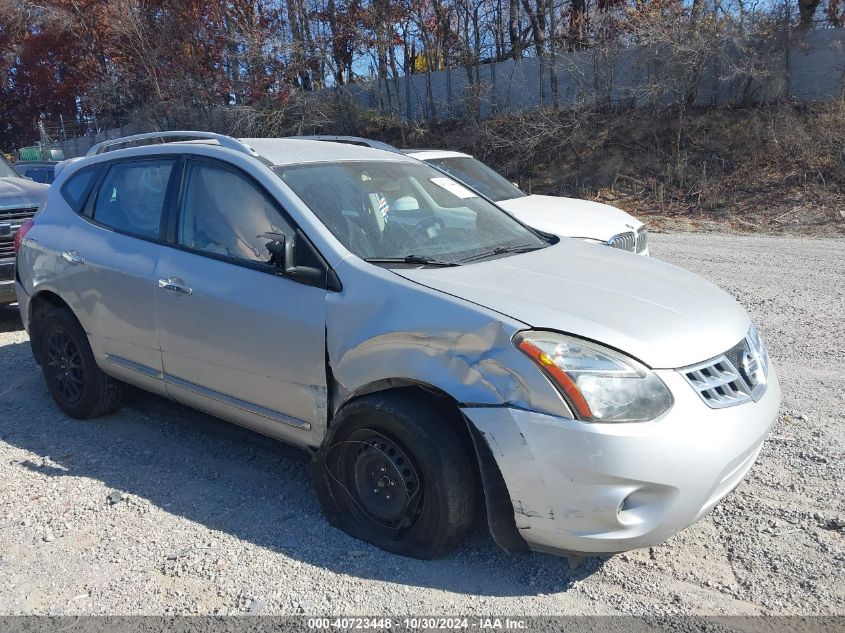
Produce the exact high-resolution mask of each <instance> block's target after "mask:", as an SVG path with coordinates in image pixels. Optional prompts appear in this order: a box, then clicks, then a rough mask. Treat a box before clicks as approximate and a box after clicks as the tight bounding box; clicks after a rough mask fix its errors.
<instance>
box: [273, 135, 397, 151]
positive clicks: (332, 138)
mask: <svg viewBox="0 0 845 633" xmlns="http://www.w3.org/2000/svg"><path fill="white" fill-rule="evenodd" d="M285 138H291V139H298V140H302V141H328V142H330V143H345V144H346V145H360V146H362V147H371V148H373V149H383V150H385V151H387V152H394V153H395V154H401V153H402V150H401V149H399V148H398V147H395V146H393V145H391V144H390V143H383V142H381V141H376V140H375V139H371V138H364V137H363V136H336V135H333V134H313V135H310V136H286V137H285Z"/></svg>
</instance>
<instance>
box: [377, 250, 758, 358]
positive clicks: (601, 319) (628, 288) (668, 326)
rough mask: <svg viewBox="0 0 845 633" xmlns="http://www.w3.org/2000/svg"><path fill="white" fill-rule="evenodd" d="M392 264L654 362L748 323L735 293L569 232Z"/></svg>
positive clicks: (721, 339)
mask: <svg viewBox="0 0 845 633" xmlns="http://www.w3.org/2000/svg"><path fill="white" fill-rule="evenodd" d="M394 272H396V274H398V275H401V276H403V277H405V278H406V279H409V280H411V281H414V282H417V283H419V284H422V285H425V286H428V287H430V288H433V289H436V290H440V291H442V292H446V293H449V294H451V295H455V296H457V297H461V298H463V299H466V300H468V301H471V302H473V303H476V304H479V305H481V306H484V307H487V308H489V309H491V310H495V311H497V312H499V313H501V314H505V315H507V316H509V317H511V318H514V319H517V320H518V321H521V322H523V323H525V324H526V325H528V326H530V327H532V328H536V329H551V330H557V331H560V332H566V333H569V334H573V335H576V336H580V337H583V338H588V339H592V340H594V341H598V342H600V343H603V344H605V345H608V346H610V347H614V348H616V349H619V350H621V351H623V352H626V353H628V354H630V355H631V356H633V357H635V358H637V359H639V360H640V361H642V362H643V363H645V364H646V365H649V366H650V367H652V368H660V369H668V368H678V367H684V366H686V365H691V364H693V363H697V362H700V361H703V360H706V359H709V358H712V357H713V356H716V355H718V354H721V353H722V352H724V351H725V350H727V349H730V348H731V347H732V346H733V345H735V344H736V343H737V342H738V341H740V340H741V339H742V338H743V337H744V336H745V334H746V332H747V331H748V328H749V327H750V325H751V323H750V320H749V318H748V315H747V314H746V313H745V310H743V309H742V307H740V305H739V304H738V303H737V302H736V301H734V299H733V298H731V297H730V296H729V295H728V294H727V293H725V292H724V291H722V290H721V289H719V288H718V287H716V286H715V285H713V284H711V283H710V282H708V281H706V280H704V279H703V278H701V277H699V276H698V275H694V274H693V273H690V272H688V271H685V270H683V269H681V268H677V267H675V266H672V265H670V264H667V263H665V262H661V261H658V260H655V259H652V258H648V257H639V256H637V255H634V254H632V253H626V252H622V251H619V250H615V249H610V248H596V247H595V246H591V245H589V244H585V243H581V242H575V241H569V240H564V241H563V242H560V243H559V244H557V245H555V246H551V247H549V248H544V249H542V250H539V251H534V252H531V253H524V254H520V255H511V256H506V257H502V258H499V259H493V260H487V261H482V262H476V263H472V264H467V265H465V266H461V267H454V268H431V267H429V268H409V269H394Z"/></svg>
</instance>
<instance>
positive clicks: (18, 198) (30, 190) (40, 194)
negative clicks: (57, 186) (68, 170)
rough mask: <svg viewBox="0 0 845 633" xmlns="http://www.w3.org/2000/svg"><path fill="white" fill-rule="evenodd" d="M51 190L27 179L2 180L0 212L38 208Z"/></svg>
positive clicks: (0, 179) (0, 181) (0, 186)
mask: <svg viewBox="0 0 845 633" xmlns="http://www.w3.org/2000/svg"><path fill="white" fill-rule="evenodd" d="M49 189H50V186H49V185H43V184H41V183H38V182H32V181H31V180H27V179H26V178H0V211H2V210H3V209H21V208H30V207H37V206H39V205H40V204H41V203H42V202H43V201H44V198H45V196H46V195H47V191H48V190H49Z"/></svg>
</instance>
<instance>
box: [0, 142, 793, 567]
mask: <svg viewBox="0 0 845 633" xmlns="http://www.w3.org/2000/svg"><path fill="white" fill-rule="evenodd" d="M153 137H154V139H155V140H156V141H161V142H157V143H156V144H148V145H145V146H141V147H138V146H135V147H132V146H131V145H132V143H133V142H148V141H149V142H151V141H152V140H153ZM168 140H169V141H172V142H164V141H168ZM118 145H130V147H125V148H123V149H117V147H118ZM89 154H90V155H89V156H88V157H87V158H85V159H83V160H79V161H76V162H73V163H69V164H67V165H66V166H65V167H64V168H63V169H62V170H61V171H60V173H59V174H58V176H57V178H56V181H55V183H54V185H53V187H52V188H51V190H50V194H49V198H48V200H47V203H46V205H45V207H44V208H43V209H42V210H41V211H40V212H39V213H38V215H37V216H36V218H35V222H34V225H32V226H30V227H28V231H27V233H26V235H25V236H24V238H23V240H22V242H21V248H20V252H19V254H18V266H19V281H18V283H17V286H16V289H17V296H18V299H19V302H20V310H21V316H22V318H23V320H24V323H25V325H26V327H27V329H28V331H29V334H30V338H31V341H32V350H33V353H34V355H35V358H36V360H37V362H38V363H39V364H40V365H41V368H42V370H43V373H44V378H45V380H46V382H47V385H48V388H49V390H50V393H51V394H52V396H53V398H54V400H55V401H56V403H57V405H58V406H59V407H60V408H61V409H62V411H64V412H65V413H67V414H68V415H70V416H73V417H77V418H89V417H92V416H96V415H103V414H106V413H108V412H110V411H112V410H113V409H114V408H115V407H117V406H118V403H119V401H120V396H121V393H122V391H123V386H124V384H125V383H129V384H132V385H136V386H138V387H141V388H143V389H146V390H148V391H151V392H153V393H157V394H160V395H162V396H166V397H169V398H172V399H174V400H178V401H179V402H182V403H186V404H188V405H190V406H193V407H196V408H197V409H201V410H203V411H206V412H208V413H211V414H213V415H216V416H219V417H221V418H224V419H226V420H230V421H232V422H235V423H238V424H242V425H244V426H247V427H249V428H252V429H255V430H256V431H259V432H261V433H265V434H267V435H270V436H272V437H274V438H278V439H280V440H284V441H286V442H290V443H292V444H295V445H297V446H300V447H302V448H304V449H306V450H308V451H310V452H311V454H312V456H313V460H312V474H313V478H314V481H315V487H316V490H317V494H318V496H319V499H320V502H321V504H322V507H323V509H324V511H325V514H326V516H327V517H328V520H329V521H330V522H331V523H332V524H333V525H335V526H337V527H340V528H341V529H343V530H345V531H347V532H348V533H350V534H352V535H353V536H355V537H358V538H360V539H363V540H366V541H369V542H371V543H375V544H376V545H378V546H380V547H382V548H384V549H387V550H389V551H392V552H397V553H401V554H405V555H410V556H416V557H424V558H430V557H435V556H440V555H443V554H445V553H446V552H448V551H449V550H450V548H452V547H453V546H454V545H455V544H457V543H458V542H459V541H460V540H461V539H462V537H463V536H464V535H465V534H466V531H467V530H468V528H469V527H470V525H471V523H472V521H473V519H474V517H476V516H480V515H482V514H484V515H486V519H487V521H488V524H489V527H490V531H491V533H492V535H493V537H494V539H495V540H496V542H497V543H498V544H499V545H501V546H502V547H503V548H505V549H507V550H511V551H513V550H521V549H526V548H531V549H534V550H542V551H550V552H558V553H560V552H582V553H612V552H618V551H621V550H626V549H631V548H637V547H643V546H649V545H654V544H656V543H659V542H661V541H663V540H664V539H666V538H667V537H668V536H670V535H671V534H673V533H674V532H676V531H677V530H680V529H682V528H684V527H685V526H687V525H689V524H690V523H692V522H693V521H695V520H696V519H698V518H699V517H701V516H702V515H703V514H705V513H706V512H708V511H709V510H710V509H711V508H712V507H713V506H714V505H715V504H716V503H717V502H718V501H719V500H720V499H721V498H722V497H724V496H725V495H726V494H727V493H728V492H729V491H730V490H731V489H733V488H734V487H735V486H736V485H737V484H738V483H739V482H740V480H741V479H742V478H743V477H744V475H745V474H746V473H747V472H748V470H749V469H750V468H751V466H752V464H753V463H754V460H755V458H756V457H757V455H758V453H759V452H760V449H761V446H762V444H763V440H764V437H765V436H766V433H767V431H768V430H769V427H770V426H771V424H772V422H773V421H774V420H775V417H776V414H777V410H778V405H779V400H780V390H779V387H778V381H777V377H776V375H775V371H774V369H773V367H772V366H771V364H770V363H769V360H768V356H767V354H766V350H765V348H764V347H763V344H762V343H761V341H760V338H759V336H758V334H757V331H756V329H755V328H754V326H753V325H752V324H751V322H750V320H749V318H748V316H747V315H746V313H745V311H744V310H743V309H742V308H741V307H740V306H739V305H737V303H736V302H735V301H734V300H733V299H731V298H730V297H729V296H728V295H727V294H725V293H724V292H722V291H721V290H719V289H718V288H716V287H715V286H713V285H711V284H710V283H708V282H706V281H704V280H703V279H701V278H699V277H697V276H695V275H693V274H691V273H688V272H685V271H684V270H681V269H679V268H675V267H673V266H670V265H668V264H665V263H663V262H660V261H657V260H652V259H650V258H646V257H639V256H637V255H635V254H631V253H626V252H623V251H621V250H616V249H600V248H595V247H593V246H590V245H588V244H584V243H581V242H578V241H571V240H570V241H567V240H560V239H559V238H557V237H554V236H550V235H546V234H542V233H538V232H536V231H535V230H533V229H530V228H528V227H526V226H524V225H523V224H521V223H520V222H519V221H517V220H516V219H514V218H513V217H512V216H510V215H508V214H507V213H505V212H503V211H502V210H501V209H499V208H498V207H497V206H495V205H494V204H493V203H491V202H490V201H488V200H486V199H484V198H481V197H479V196H478V195H477V194H475V193H474V192H473V191H471V190H469V189H467V188H466V187H464V186H463V185H461V184H460V183H459V182H457V181H455V180H452V179H451V178H449V177H448V176H447V175H445V174H444V173H443V172H440V171H437V170H435V169H434V168H432V167H430V166H428V165H426V164H425V163H422V162H420V161H417V160H414V159H412V158H409V157H405V156H402V155H399V154H396V153H391V152H386V151H382V150H378V149H373V148H368V147H357V146H353V145H348V144H339V143H326V142H319V141H304V140H284V139H243V140H236V139H232V138H229V137H225V136H218V135H213V134H208V133H195V132H172V133H156V134H155V135H142V136H140V137H130V138H128V139H119V140H117V141H110V142H109V143H107V144H105V145H100V146H97V147H95V148H93V149H92V150H91V152H90V153H89Z"/></svg>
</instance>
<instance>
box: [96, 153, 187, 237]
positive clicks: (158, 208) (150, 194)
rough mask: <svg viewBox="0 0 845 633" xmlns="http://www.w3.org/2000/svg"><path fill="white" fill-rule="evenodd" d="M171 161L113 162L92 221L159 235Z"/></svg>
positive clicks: (146, 234)
mask: <svg viewBox="0 0 845 633" xmlns="http://www.w3.org/2000/svg"><path fill="white" fill-rule="evenodd" d="M173 163H174V161H173V160H145V161H138V162H125V163H116V164H114V165H112V166H111V167H110V168H109V171H108V173H107V174H106V177H105V178H104V179H103V183H102V184H101V185H100V189H99V190H98V191H97V201H96V204H95V206H94V221H95V222H98V223H100V224H104V225H106V226H109V227H111V228H113V229H118V230H119V231H124V232H126V233H131V234H132V235H138V236H141V237H158V236H159V232H160V231H159V229H160V226H161V215H162V210H163V209H164V203H165V197H166V195H167V184H168V182H170V173H171V172H172V171H173Z"/></svg>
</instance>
